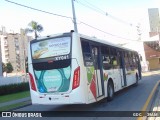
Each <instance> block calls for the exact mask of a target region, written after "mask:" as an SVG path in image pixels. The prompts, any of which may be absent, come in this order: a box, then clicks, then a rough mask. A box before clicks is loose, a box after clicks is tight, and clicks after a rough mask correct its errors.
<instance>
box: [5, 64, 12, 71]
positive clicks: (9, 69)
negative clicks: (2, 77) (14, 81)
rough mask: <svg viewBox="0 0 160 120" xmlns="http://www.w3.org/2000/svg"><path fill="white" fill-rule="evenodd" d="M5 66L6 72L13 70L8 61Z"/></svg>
mask: <svg viewBox="0 0 160 120" xmlns="http://www.w3.org/2000/svg"><path fill="white" fill-rule="evenodd" d="M6 67H7V73H11V72H12V71H13V66H12V64H11V63H10V62H9V63H7V64H6Z"/></svg>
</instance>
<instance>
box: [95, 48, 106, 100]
mask: <svg viewBox="0 0 160 120" xmlns="http://www.w3.org/2000/svg"><path fill="white" fill-rule="evenodd" d="M99 53H100V52H99V48H98V47H97V46H92V54H93V61H94V69H95V81H96V95H97V98H98V97H101V96H103V95H104V91H103V89H104V87H103V86H104V83H103V82H102V77H101V73H102V70H101V67H100V54H99Z"/></svg>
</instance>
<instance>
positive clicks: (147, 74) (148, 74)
mask: <svg viewBox="0 0 160 120" xmlns="http://www.w3.org/2000/svg"><path fill="white" fill-rule="evenodd" d="M156 74H160V70H152V71H148V72H142V76H150V75H156Z"/></svg>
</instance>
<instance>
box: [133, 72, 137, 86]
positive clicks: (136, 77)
mask: <svg viewBox="0 0 160 120" xmlns="http://www.w3.org/2000/svg"><path fill="white" fill-rule="evenodd" d="M134 85H135V86H137V85H138V74H137V73H136V83H135V84H134Z"/></svg>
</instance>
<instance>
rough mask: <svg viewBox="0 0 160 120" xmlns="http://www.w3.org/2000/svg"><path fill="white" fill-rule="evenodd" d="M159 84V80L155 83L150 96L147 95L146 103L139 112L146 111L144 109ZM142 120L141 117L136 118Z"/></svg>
mask: <svg viewBox="0 0 160 120" xmlns="http://www.w3.org/2000/svg"><path fill="white" fill-rule="evenodd" d="M159 83H160V80H159V81H158V82H157V83H156V85H155V86H154V88H153V90H152V92H151V93H150V95H149V97H148V99H147V101H146V103H145V104H144V106H143V108H142V109H141V111H146V109H147V107H148V104H149V103H150V101H151V98H152V97H153V94H154V93H155V91H156V89H157V87H158V85H159ZM142 119H143V117H138V118H137V120H142Z"/></svg>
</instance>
